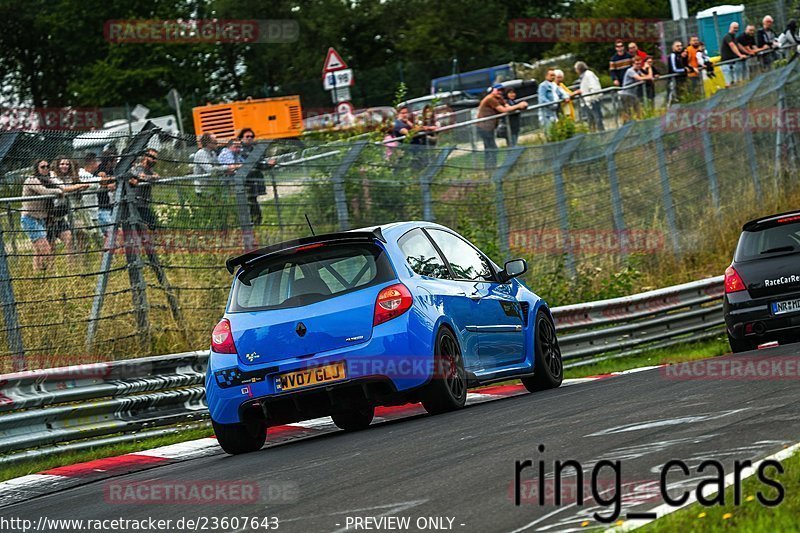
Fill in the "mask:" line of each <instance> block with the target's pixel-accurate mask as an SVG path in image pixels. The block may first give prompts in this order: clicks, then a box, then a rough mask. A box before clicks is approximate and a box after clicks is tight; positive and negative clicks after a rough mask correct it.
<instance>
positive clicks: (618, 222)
mask: <svg viewBox="0 0 800 533" xmlns="http://www.w3.org/2000/svg"><path fill="white" fill-rule="evenodd" d="M632 127H633V122H628V123H627V124H625V125H624V126H622V127H621V128H620V129H618V130H617V131H616V132H615V133H614V138H613V139H611V142H610V143H609V145H608V146H607V147H606V152H605V155H606V165H607V167H608V186H609V188H610V189H611V211H612V214H613V216H614V229H615V230H616V231H617V233H618V234H619V245H620V255H622V258H623V259H625V258H626V257H627V256H628V236H627V234H626V233H625V232H626V230H627V226H626V225H625V213H624V208H623V204H622V194H620V191H619V178H618V176H617V160H616V158H615V156H616V153H617V148H619V145H620V144H621V143H622V141H623V140H624V139H625V136H626V135H627V134H628V132H629V131H630V130H631V128H632Z"/></svg>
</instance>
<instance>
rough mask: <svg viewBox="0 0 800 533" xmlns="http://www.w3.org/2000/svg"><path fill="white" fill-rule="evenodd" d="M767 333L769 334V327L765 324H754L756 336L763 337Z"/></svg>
mask: <svg viewBox="0 0 800 533" xmlns="http://www.w3.org/2000/svg"><path fill="white" fill-rule="evenodd" d="M766 332H767V326H766V324H764V323H763V322H756V323H755V324H753V333H755V334H756V335H758V336H761V335H763V334H764V333H766Z"/></svg>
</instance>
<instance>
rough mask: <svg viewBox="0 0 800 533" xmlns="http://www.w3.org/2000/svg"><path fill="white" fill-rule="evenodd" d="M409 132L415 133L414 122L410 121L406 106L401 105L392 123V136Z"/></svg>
mask: <svg viewBox="0 0 800 533" xmlns="http://www.w3.org/2000/svg"><path fill="white" fill-rule="evenodd" d="M409 133H412V134H413V133H416V130H415V129H414V123H413V122H411V117H410V114H409V112H408V107H406V106H401V107H399V108H398V109H397V118H396V119H395V121H394V124H393V125H392V137H393V138H398V137H405V136H407V135H408V134H409Z"/></svg>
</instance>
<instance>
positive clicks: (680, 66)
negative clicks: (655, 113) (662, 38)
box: [667, 40, 688, 100]
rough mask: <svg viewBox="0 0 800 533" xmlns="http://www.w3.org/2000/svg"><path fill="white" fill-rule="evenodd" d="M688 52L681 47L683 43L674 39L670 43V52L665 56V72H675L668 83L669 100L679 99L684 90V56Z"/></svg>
mask: <svg viewBox="0 0 800 533" xmlns="http://www.w3.org/2000/svg"><path fill="white" fill-rule="evenodd" d="M687 55H688V53H687V52H686V50H684V49H683V43H682V42H681V41H679V40H676V41H675V42H673V43H672V52H670V54H669V56H667V73H669V74H676V76H675V77H673V78H672V79H671V80H670V82H669V84H670V89H669V90H670V93H671V98H669V99H670V100H680V99H681V98H682V97H683V95H684V93H685V92H686V73H687V72H688V69H687V67H686V58H687Z"/></svg>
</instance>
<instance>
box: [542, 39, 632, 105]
mask: <svg viewBox="0 0 800 533" xmlns="http://www.w3.org/2000/svg"><path fill="white" fill-rule="evenodd" d="M632 64H633V57H632V56H631V55H630V54H629V53H628V52H627V51H626V50H625V43H624V42H622V41H617V42H616V43H614V55H612V56H611V60H610V61H609V62H608V72H609V74H611V81H612V82H613V83H614V85H615V86H616V87H621V86H622V82H623V81H624V79H625V72H626V71H627V70H628V69H629V68H631V65H632ZM540 102H541V101H540Z"/></svg>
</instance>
